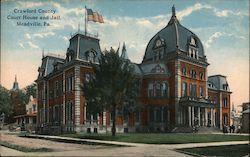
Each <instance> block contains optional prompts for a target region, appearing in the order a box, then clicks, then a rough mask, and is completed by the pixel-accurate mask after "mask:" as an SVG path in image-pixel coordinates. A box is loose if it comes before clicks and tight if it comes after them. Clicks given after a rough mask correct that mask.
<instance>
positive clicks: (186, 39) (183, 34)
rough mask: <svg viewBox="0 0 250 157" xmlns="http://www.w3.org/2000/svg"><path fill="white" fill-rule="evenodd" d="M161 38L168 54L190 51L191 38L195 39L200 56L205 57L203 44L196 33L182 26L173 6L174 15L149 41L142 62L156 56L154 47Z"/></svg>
mask: <svg viewBox="0 0 250 157" xmlns="http://www.w3.org/2000/svg"><path fill="white" fill-rule="evenodd" d="M159 38H160V39H161V40H162V41H164V42H165V43H164V48H165V52H166V54H168V53H169V52H173V51H176V50H177V49H179V50H180V51H184V52H188V45H189V43H190V41H191V38H193V39H194V40H195V47H196V49H197V50H198V56H199V57H205V54H204V49H203V45H202V43H201V41H200V39H199V38H198V36H197V35H196V34H194V33H193V32H192V31H190V30H189V29H187V28H186V27H184V26H182V25H181V24H180V22H179V21H178V19H177V17H176V15H175V8H174V6H173V8H172V17H171V19H170V21H169V22H168V24H167V26H166V27H164V28H163V29H162V30H160V31H159V32H158V33H156V34H155V35H154V36H153V37H152V38H151V40H150V41H149V43H148V45H147V48H146V52H145V54H144V58H143V61H142V62H145V61H150V60H152V59H153V57H154V47H155V43H156V40H158V39H159Z"/></svg>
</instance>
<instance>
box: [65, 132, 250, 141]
mask: <svg viewBox="0 0 250 157" xmlns="http://www.w3.org/2000/svg"><path fill="white" fill-rule="evenodd" d="M61 136H65V137H75V138H82V139H96V140H107V141H120V142H133V143H148V144H183V143H206V142H222V141H248V140H249V136H243V135H219V134H163V133H162V134H161V133H158V134H156V133H127V134H117V135H116V136H115V137H112V136H111V134H64V135H61Z"/></svg>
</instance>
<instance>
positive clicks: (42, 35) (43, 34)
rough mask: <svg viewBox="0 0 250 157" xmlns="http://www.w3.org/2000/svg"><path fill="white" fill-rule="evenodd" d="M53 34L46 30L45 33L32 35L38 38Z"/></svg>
mask: <svg viewBox="0 0 250 157" xmlns="http://www.w3.org/2000/svg"><path fill="white" fill-rule="evenodd" d="M53 35H55V33H54V32H47V33H35V34H34V35H33V36H34V37H39V38H44V37H47V36H53Z"/></svg>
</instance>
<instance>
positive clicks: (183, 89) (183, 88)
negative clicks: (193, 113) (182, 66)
mask: <svg viewBox="0 0 250 157" xmlns="http://www.w3.org/2000/svg"><path fill="white" fill-rule="evenodd" d="M181 95H182V96H183V97H185V96H187V83H186V82H182V94H181Z"/></svg>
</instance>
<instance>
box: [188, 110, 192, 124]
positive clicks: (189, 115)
mask: <svg viewBox="0 0 250 157" xmlns="http://www.w3.org/2000/svg"><path fill="white" fill-rule="evenodd" d="M191 112H192V111H191V106H188V124H189V126H192V123H191Z"/></svg>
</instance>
